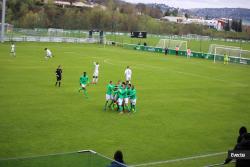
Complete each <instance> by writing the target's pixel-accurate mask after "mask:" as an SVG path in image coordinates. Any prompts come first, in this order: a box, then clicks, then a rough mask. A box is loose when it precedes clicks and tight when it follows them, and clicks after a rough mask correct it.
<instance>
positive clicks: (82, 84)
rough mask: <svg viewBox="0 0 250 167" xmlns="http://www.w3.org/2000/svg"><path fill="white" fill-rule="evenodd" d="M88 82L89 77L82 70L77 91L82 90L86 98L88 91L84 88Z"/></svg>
mask: <svg viewBox="0 0 250 167" xmlns="http://www.w3.org/2000/svg"><path fill="white" fill-rule="evenodd" d="M88 83H89V77H88V76H87V73H86V72H83V75H82V76H81V77H80V88H79V92H80V91H81V90H83V93H84V95H85V96H86V98H88V93H87V90H86V87H87V85H88Z"/></svg>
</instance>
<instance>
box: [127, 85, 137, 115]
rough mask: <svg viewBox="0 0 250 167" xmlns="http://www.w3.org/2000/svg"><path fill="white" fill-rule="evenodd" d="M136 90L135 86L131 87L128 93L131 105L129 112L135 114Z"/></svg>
mask: <svg viewBox="0 0 250 167" xmlns="http://www.w3.org/2000/svg"><path fill="white" fill-rule="evenodd" d="M136 98H137V97H136V89H135V86H134V85H132V86H131V89H130V92H129V99H130V103H131V111H133V112H136Z"/></svg>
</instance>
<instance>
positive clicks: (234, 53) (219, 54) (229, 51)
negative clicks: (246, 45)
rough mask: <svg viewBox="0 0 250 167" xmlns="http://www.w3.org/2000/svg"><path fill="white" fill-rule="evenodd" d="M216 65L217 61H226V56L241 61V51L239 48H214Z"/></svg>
mask: <svg viewBox="0 0 250 167" xmlns="http://www.w3.org/2000/svg"><path fill="white" fill-rule="evenodd" d="M214 49H215V51H214V63H215V62H216V60H222V61H223V60H224V55H225V54H226V55H228V57H229V59H230V58H234V59H239V60H240V59H241V49H240V48H239V47H238V48H237V47H235V48H232V47H215V48H214Z"/></svg>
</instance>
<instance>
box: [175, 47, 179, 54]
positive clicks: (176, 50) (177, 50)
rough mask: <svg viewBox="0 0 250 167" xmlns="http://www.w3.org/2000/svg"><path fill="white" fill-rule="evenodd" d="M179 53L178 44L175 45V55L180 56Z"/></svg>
mask: <svg viewBox="0 0 250 167" xmlns="http://www.w3.org/2000/svg"><path fill="white" fill-rule="evenodd" d="M178 54H179V46H178V45H177V46H176V47H175V55H176V56H178Z"/></svg>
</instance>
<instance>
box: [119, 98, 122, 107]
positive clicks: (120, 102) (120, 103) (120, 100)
mask: <svg viewBox="0 0 250 167" xmlns="http://www.w3.org/2000/svg"><path fill="white" fill-rule="evenodd" d="M122 102H123V99H121V98H119V99H118V105H119V106H121V105H122Z"/></svg>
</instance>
